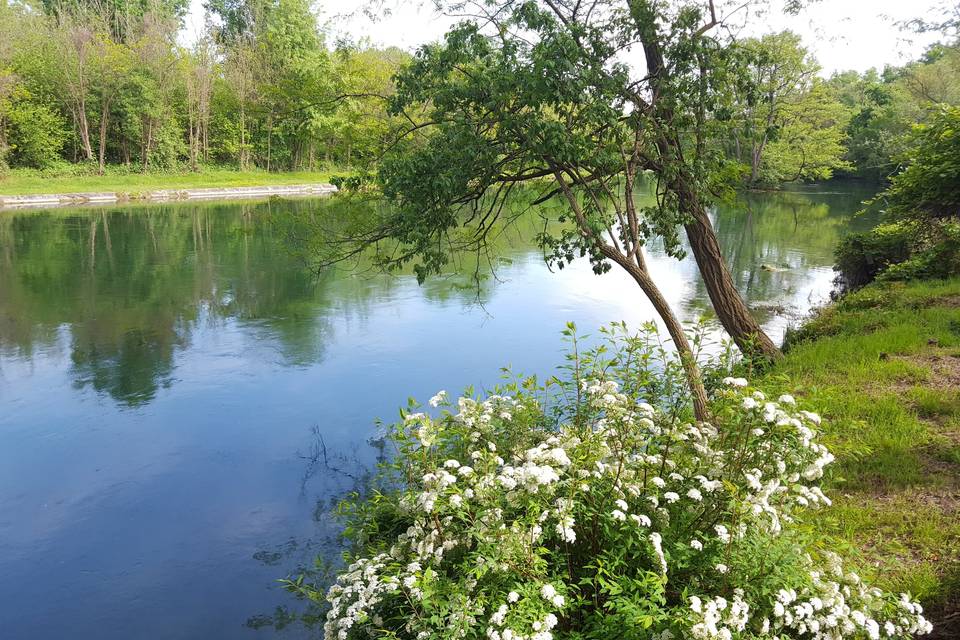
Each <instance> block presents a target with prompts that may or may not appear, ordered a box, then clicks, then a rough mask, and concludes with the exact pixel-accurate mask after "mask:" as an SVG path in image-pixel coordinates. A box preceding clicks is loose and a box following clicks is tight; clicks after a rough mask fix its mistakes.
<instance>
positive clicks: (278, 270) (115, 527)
mask: <svg viewBox="0 0 960 640" xmlns="http://www.w3.org/2000/svg"><path fill="white" fill-rule="evenodd" d="M864 195H865V194H862V193H853V194H823V193H818V192H812V193H807V192H798V193H788V194H757V195H754V196H751V198H750V200H749V201H748V203H747V205H749V206H747V205H744V206H741V207H734V208H729V209H723V210H720V211H718V212H717V213H716V215H715V224H716V227H717V232H718V234H719V235H720V240H721V243H722V245H723V248H724V251H725V252H726V253H725V257H726V258H727V260H728V261H729V263H730V264H731V268H732V270H733V273H734V277H735V278H736V282H737V284H738V286H739V287H740V289H741V291H743V292H744V295H745V296H746V298H747V300H748V302H749V303H750V304H751V305H754V306H755V307H759V308H761V312H762V313H763V314H764V319H765V326H766V327H767V328H768V329H769V330H771V332H773V333H774V335H778V334H780V333H782V330H783V328H784V327H785V326H786V325H787V324H788V322H789V321H790V319H789V318H790V313H794V314H795V313H800V312H803V311H805V310H806V309H807V308H808V305H809V304H810V302H809V301H812V300H818V299H822V298H824V297H826V295H827V294H828V293H829V291H830V280H831V279H832V272H831V269H830V265H831V263H832V248H833V246H834V244H835V243H836V241H837V239H838V236H839V234H840V233H842V232H843V231H844V230H845V229H846V228H847V226H848V221H849V217H850V214H851V213H852V212H853V211H854V210H855V209H856V208H857V203H858V202H859V201H860V200H861V199H862V198H863V197H864ZM339 206H341V204H340V203H339V202H338V201H337V200H336V199H330V200H324V201H316V200H311V201H306V200H305V201H299V202H289V201H287V202H281V201H275V202H268V203H260V204H251V203H242V204H202V205H196V204H181V205H161V206H142V207H122V208H113V209H99V210H98V209H83V210H60V211H34V212H27V211H23V212H4V213H2V214H0V628H2V629H3V631H4V634H6V635H5V637H13V638H19V637H32V638H44V637H67V636H72V637H96V638H100V639H102V640H112V639H113V638H117V639H120V638H131V637H150V638H152V639H159V640H163V639H166V638H171V639H173V638H183V637H203V638H207V639H208V640H217V639H219V638H224V639H226V638H230V639H233V638H237V637H245V636H250V637H253V636H254V635H255V634H258V633H259V634H264V633H272V632H270V631H267V630H266V628H267V627H269V628H273V627H276V626H285V628H284V630H283V631H282V633H283V634H284V637H303V634H304V633H306V632H303V631H302V630H298V629H297V628H295V627H294V626H290V625H288V624H287V623H286V618H285V615H286V614H288V613H289V612H290V611H291V610H292V609H290V608H289V607H291V606H295V605H293V604H292V603H291V602H290V601H289V600H288V599H286V595H285V594H284V593H283V592H282V591H281V590H279V588H278V585H277V583H276V579H277V578H278V577H280V576H283V575H286V574H288V573H292V572H296V571H297V569H298V568H300V567H306V566H309V565H310V563H311V562H312V559H313V557H315V556H316V555H318V554H322V555H332V554H335V553H336V552H337V550H338V548H339V547H338V545H339V540H338V537H337V529H336V526H335V524H334V523H333V522H332V521H331V520H330V519H329V517H328V514H329V506H330V504H331V501H332V500H335V499H336V497H337V496H340V495H342V494H343V492H345V491H348V490H350V489H352V488H353V487H354V486H355V485H356V482H355V480H356V478H355V477H351V476H359V475H360V473H361V470H362V469H368V468H370V467H371V466H372V465H373V464H374V463H375V462H376V459H377V457H378V455H379V452H378V450H377V449H376V448H375V447H371V446H370V445H369V444H368V443H369V441H370V439H371V438H372V437H374V436H375V435H376V432H375V428H374V420H375V419H376V418H383V419H386V420H390V419H391V418H392V417H394V416H395V415H396V409H395V408H396V407H397V406H399V405H402V404H404V402H405V400H406V398H407V397H408V396H411V395H413V396H415V397H420V398H426V397H429V396H430V395H432V394H433V393H435V392H436V391H437V390H438V389H441V388H445V389H448V390H450V391H451V392H454V391H456V390H458V389H462V388H463V387H464V386H466V385H468V384H475V385H476V386H477V387H478V388H481V389H482V388H485V387H490V386H492V385H494V384H496V382H497V381H498V379H499V371H500V367H502V366H505V365H512V366H513V367H514V369H515V370H517V371H523V372H526V373H531V374H532V373H541V374H543V373H550V372H552V370H553V368H554V367H555V366H556V365H557V364H558V363H559V362H560V359H561V354H560V349H561V342H560V340H559V336H558V332H559V330H560V329H561V328H562V327H563V324H564V323H565V322H566V321H568V320H573V321H576V322H577V323H578V324H579V325H580V326H581V327H584V328H590V327H596V326H598V325H600V324H603V323H606V322H608V321H610V320H621V319H623V320H626V321H628V322H629V323H630V324H631V325H633V326H636V325H637V324H639V323H640V322H642V321H644V320H648V319H650V318H652V317H653V313H652V310H651V309H650V308H649V305H647V304H646V302H645V301H644V299H643V298H642V296H641V295H640V293H639V291H638V290H637V288H636V286H635V285H634V284H633V283H632V282H631V281H630V280H629V278H628V277H627V276H625V275H623V274H619V273H618V272H616V271H614V272H611V273H609V274H607V275H605V276H601V277H597V276H595V275H593V273H592V272H591V271H590V268H589V265H587V264H586V263H579V264H574V265H573V267H571V268H568V269H565V270H564V271H563V272H562V273H558V274H552V273H550V272H549V271H548V270H547V269H546V268H545V266H544V264H543V261H542V256H541V255H540V254H539V252H538V251H537V249H536V248H535V247H532V246H531V245H530V244H529V243H528V242H527V240H528V239H529V238H531V237H533V234H534V233H535V231H537V230H538V226H537V225H539V224H541V222H540V220H539V219H538V218H537V216H536V212H534V213H533V214H532V215H530V216H529V217H528V218H525V219H523V220H521V226H520V228H518V229H516V230H515V231H514V232H513V233H510V234H508V235H504V236H503V237H501V238H500V239H499V240H498V245H497V256H496V259H497V262H496V265H497V275H498V278H489V279H487V280H485V281H484V282H483V283H482V286H481V287H480V289H479V295H478V290H477V289H476V287H475V282H473V281H472V280H471V278H470V277H469V275H466V276H456V275H451V276H450V277H447V278H437V279H433V280H429V281H428V282H427V283H426V284H425V285H424V286H423V287H419V286H418V285H417V284H416V282H415V280H414V279H413V278H412V277H411V276H409V275H408V274H398V275H397V277H389V276H380V275H378V274H376V273H375V272H374V271H372V270H371V269H369V268H366V269H364V268H361V269H359V271H357V272H349V271H331V272H325V273H323V274H321V275H320V276H317V275H316V274H315V273H312V272H310V271H309V270H307V269H303V268H302V263H301V260H300V256H298V255H296V254H291V253H290V251H289V248H290V247H291V246H296V245H297V243H295V242H291V238H292V237H295V235H292V234H296V233H299V230H301V229H302V228H303V225H305V224H306V225H308V226H309V223H310V221H311V220H312V219H314V217H315V216H316V215H318V212H324V211H326V212H327V213H332V214H334V215H343V216H346V215H347V212H344V211H340V210H338V209H337V207H339ZM320 240H322V238H321V239H320ZM649 253H650V260H649V262H650V264H651V269H652V271H653V272H654V275H655V277H656V278H657V280H658V282H660V283H661V284H662V286H663V288H664V290H665V291H666V292H667V293H668V295H669V299H670V301H671V303H672V304H674V305H675V307H676V308H677V309H679V310H680V312H681V315H682V316H683V317H684V318H687V319H691V318H694V317H696V316H698V315H700V314H701V313H702V312H704V311H705V310H706V309H707V308H708V304H707V303H706V302H705V301H706V293H705V291H704V289H703V287H702V285H701V283H700V282H699V280H698V278H697V277H696V269H695V265H694V264H693V262H692V260H685V261H682V262H677V261H676V260H673V259H671V258H667V257H666V256H664V255H663V253H662V251H660V250H659V249H658V247H656V246H655V245H654V246H651V247H649ZM475 259H476V258H475V256H462V257H461V267H462V268H463V269H464V270H465V271H466V272H467V273H468V274H469V272H470V267H471V266H473V265H474V264H475V263H474V262H471V261H474V260H475ZM360 266H361V267H363V266H364V265H362V264H361V265H360ZM366 266H369V265H366ZM478 304H479V305H480V306H482V308H478ZM778 307H784V308H785V309H786V310H787V311H788V313H787V314H786V315H783V314H780V313H778ZM314 425H316V428H317V430H316V431H315V432H314V431H312V430H311V429H312V427H313V426H314ZM318 435H319V436H320V437H321V438H322V440H317V438H316V436H318ZM320 442H322V443H323V445H325V447H326V448H327V452H328V456H327V462H326V463H325V464H321V463H320V462H319V460H320V458H321V457H322V456H314V453H316V452H322V447H320V445H319V443H320ZM318 447H320V448H318ZM335 455H342V456H345V459H344V460H340V459H338V460H334V459H333V458H334V456H335ZM315 458H316V460H317V462H316V463H313V464H312V463H311V460H313V459H315ZM311 465H312V466H311ZM354 465H355V466H354ZM337 468H339V469H340V470H341V471H344V470H345V471H346V473H339V472H337ZM278 605H279V606H280V607H281V608H280V610H276V609H275V607H276V606H278ZM51 611H56V612H57V615H50V612H51ZM284 612H286V613H284ZM253 614H261V617H259V618H255V619H254V620H253V621H252V625H251V626H261V627H263V630H261V631H259V632H255V631H253V630H252V628H251V626H247V625H246V622H247V621H248V619H250V617H251V615H253Z"/></svg>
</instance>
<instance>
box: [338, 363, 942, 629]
mask: <svg viewBox="0 0 960 640" xmlns="http://www.w3.org/2000/svg"><path fill="white" fill-rule="evenodd" d="M725 382H726V383H727V386H726V389H725V390H723V391H721V392H719V393H718V396H717V398H716V401H717V402H720V403H723V406H725V407H727V408H728V411H729V414H722V413H719V414H718V423H717V424H715V425H714V424H704V423H697V424H692V423H689V422H683V421H680V420H677V419H675V418H673V417H672V416H670V415H669V414H665V413H662V412H660V411H658V410H657V409H655V408H654V407H653V406H651V405H650V404H648V403H645V402H642V401H640V400H638V399H635V398H631V397H629V395H628V394H625V393H623V392H622V391H621V390H620V387H619V385H618V384H617V383H616V382H614V381H611V380H599V379H590V380H585V381H582V383H581V385H580V387H579V391H580V392H581V394H582V397H583V399H582V405H580V406H578V407H577V409H578V411H577V414H576V415H577V418H576V419H575V420H573V419H572V420H570V423H569V424H563V425H560V426H550V425H549V423H548V422H547V420H546V419H545V416H544V413H543V411H542V410H541V409H540V407H539V405H538V404H537V402H536V401H535V400H534V399H533V398H532V397H531V396H527V395H518V396H517V397H509V396H506V395H493V396H490V397H488V398H487V399H485V400H483V401H477V400H473V399H470V398H460V399H458V400H457V402H456V403H455V405H456V411H455V412H447V413H445V414H444V416H442V417H440V418H437V419H434V418H431V417H429V416H426V415H423V414H408V415H407V416H405V421H404V423H403V424H402V425H399V426H398V427H397V429H398V433H397V436H396V440H397V442H398V446H399V449H400V453H399V455H398V462H397V466H396V468H397V469H398V475H399V477H400V478H401V479H402V483H403V485H402V488H401V489H399V490H398V491H397V497H396V501H395V507H396V508H395V509H393V510H391V511H390V514H391V515H390V517H391V519H394V520H395V519H397V518H399V519H401V520H402V521H403V522H404V525H403V526H404V527H405V530H403V532H402V533H400V534H399V535H398V536H396V538H395V539H391V540H380V541H379V546H378V547H375V548H376V549H377V550H378V551H383V550H387V552H386V553H379V554H375V555H372V557H370V558H369V559H361V560H358V561H357V562H355V563H354V564H352V565H351V566H350V567H348V569H347V570H346V571H345V572H344V573H342V574H341V575H340V576H339V577H338V579H337V583H336V584H335V585H334V586H333V587H331V588H330V590H329V592H328V594H327V599H328V600H329V602H330V605H331V608H330V611H329V613H328V615H327V622H326V626H325V633H326V638H327V640H334V639H336V640H348V639H352V638H362V637H366V636H370V637H372V636H374V635H383V633H382V631H383V630H384V629H387V630H389V633H388V634H387V635H389V636H390V637H402V638H407V637H409V638H414V637H418V638H426V637H432V638H466V637H482V636H485V637H486V638H487V639H488V640H552V638H553V636H554V634H555V633H557V628H558V627H560V628H564V627H563V625H564V624H567V623H566V622H565V618H564V615H565V612H566V611H567V609H569V608H570V607H571V606H573V604H572V603H573V602H584V601H586V602H590V601H591V600H592V599H593V597H584V598H582V599H580V597H581V596H583V593H582V592H581V591H580V590H581V589H582V588H583V587H582V584H583V583H582V582H581V581H580V579H579V578H577V577H576V576H575V575H574V573H575V572H574V571H573V570H572V568H571V567H572V563H573V562H582V558H584V557H589V553H587V551H586V550H595V549H597V548H602V549H610V550H612V551H615V552H616V551H619V550H621V549H626V548H630V549H637V548H639V549H642V552H640V553H636V552H633V551H631V555H630V556H629V563H630V566H631V570H636V571H638V572H642V574H643V575H645V576H651V575H652V576H654V578H653V579H654V580H659V581H661V584H662V585H666V584H667V583H668V582H669V581H670V580H671V579H679V578H674V576H678V575H684V576H690V575H694V574H695V575H698V576H700V577H699V578H698V579H697V581H696V584H698V585H700V588H704V585H713V587H715V588H716V589H718V591H715V592H714V594H713V595H707V594H704V593H701V594H700V595H698V596H693V597H691V598H690V600H689V602H685V603H674V604H673V605H672V606H674V607H676V613H675V614H672V615H674V622H673V623H672V624H673V628H674V630H675V631H680V632H682V634H685V635H688V636H691V637H693V638H696V639H697V640H712V639H714V638H719V639H721V640H727V639H730V638H732V637H733V636H734V635H736V634H740V633H741V632H743V631H744V630H745V629H748V628H749V629H750V630H751V631H752V632H753V633H755V634H759V635H767V634H770V635H771V637H777V636H778V635H779V636H784V635H786V636H797V637H800V636H803V637H808V636H809V637H812V638H824V639H830V640H834V639H840V638H848V637H856V636H857V634H860V635H863V634H866V636H869V637H871V638H875V637H877V636H875V635H874V632H876V633H881V632H882V633H884V634H885V636H889V637H907V636H910V635H911V634H918V633H924V632H926V631H929V623H927V622H926V621H925V620H924V619H923V617H922V615H921V611H920V610H919V605H916V604H914V603H913V602H911V601H910V600H909V598H904V599H902V600H900V601H897V602H899V604H896V605H892V604H890V603H891V602H892V600H891V599H890V597H889V596H886V595H884V594H879V593H878V592H875V591H874V590H870V589H868V588H866V587H864V586H862V585H860V584H859V582H853V581H851V580H849V579H848V578H847V577H843V574H842V571H840V569H839V568H838V567H839V561H836V562H834V563H833V564H830V567H828V569H826V570H819V569H817V568H816V567H815V565H814V563H813V561H812V560H810V561H809V563H808V565H807V566H806V571H807V572H808V573H809V578H808V579H805V580H804V581H802V583H803V584H805V585H806V587H805V590H803V591H802V592H801V593H797V592H796V591H791V590H790V589H788V588H787V587H786V586H784V587H783V589H782V591H781V597H780V598H779V599H777V600H776V601H775V602H767V601H764V600H762V599H757V598H752V599H751V598H750V597H749V596H748V595H747V593H746V592H745V589H748V586H747V585H745V584H739V585H738V582H737V581H738V580H741V581H742V580H744V576H746V575H753V574H752V573H751V572H749V571H743V572H741V570H740V567H741V565H740V564H738V563H741V562H742V560H738V558H742V557H743V554H742V553H740V551H739V550H740V548H741V547H744V548H746V547H747V546H748V545H747V543H748V542H749V540H747V539H748V538H751V536H753V537H754V538H751V539H756V537H758V536H761V537H762V536H766V537H767V538H771V539H773V538H776V537H777V536H779V535H780V534H781V532H782V530H783V529H784V527H785V525H786V524H788V523H790V522H792V521H793V519H794V516H795V513H796V512H797V511H798V510H801V509H804V508H809V507H817V506H819V505H826V504H829V500H828V499H827V497H826V496H825V495H824V494H823V492H822V491H821V490H820V487H819V486H817V484H816V481H817V480H818V479H819V478H821V477H822V475H823V469H824V467H825V466H826V465H828V464H829V463H830V462H831V461H832V459H833V457H832V456H831V455H830V453H829V451H827V450H826V448H825V447H823V446H822V445H821V444H819V443H818V442H817V441H816V430H817V426H818V425H819V423H820V418H819V416H817V415H816V414H813V413H809V412H804V411H798V410H796V401H795V400H794V398H792V397H790V396H781V397H780V398H779V399H778V401H777V402H772V401H768V400H767V399H766V398H765V397H764V395H763V394H762V393H760V392H758V391H754V392H750V391H749V390H748V386H749V385H748V383H747V381H746V380H744V379H742V378H729V379H727V380H726V381H725ZM430 404H431V405H434V406H440V405H444V406H451V405H450V403H448V401H447V399H446V395H445V394H444V393H442V392H441V393H440V394H437V396H435V397H434V399H432V400H431V403H430ZM531 415H533V416H540V418H539V419H529V416H531ZM522 416H527V418H522ZM524 420H526V421H524ZM544 425H547V426H544ZM732 429H735V430H736V431H735V432H731V431H730V430H732ZM383 499H385V500H386V499H388V498H387V497H384V498H383ZM592 552H593V553H595V551H592ZM831 562H833V561H831ZM680 569H682V571H681V570H680ZM838 571H839V573H837V572H838ZM827 575H830V576H831V577H830V578H829V579H828V578H827V577H826V576H827ZM724 585H729V588H727V589H726V591H720V589H721V588H724ZM684 587H685V585H683V584H681V585H676V586H673V585H672V591H674V592H679V591H681V590H683V589H684ZM740 587H742V588H740ZM720 594H725V597H724V596H723V595H720ZM595 595H596V594H594V596H595ZM884 603H886V604H884ZM577 606H580V605H579V604H578V605H577ZM885 606H886V608H884V607H885ZM891 606H895V607H896V610H897V615H896V616H894V617H891V616H886V617H884V615H883V613H884V611H887V612H889V609H890V607H891ZM861 617H862V619H861ZM670 633H671V632H670V631H669V628H667V627H664V628H661V629H653V630H651V634H653V635H654V636H655V637H660V638H667V637H671V636H670V635H669V634H670Z"/></svg>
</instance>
